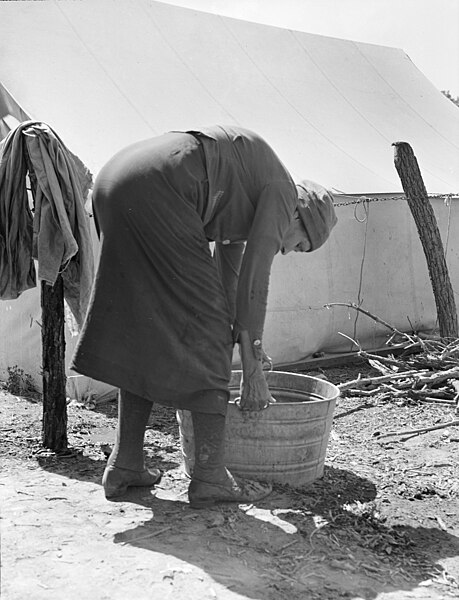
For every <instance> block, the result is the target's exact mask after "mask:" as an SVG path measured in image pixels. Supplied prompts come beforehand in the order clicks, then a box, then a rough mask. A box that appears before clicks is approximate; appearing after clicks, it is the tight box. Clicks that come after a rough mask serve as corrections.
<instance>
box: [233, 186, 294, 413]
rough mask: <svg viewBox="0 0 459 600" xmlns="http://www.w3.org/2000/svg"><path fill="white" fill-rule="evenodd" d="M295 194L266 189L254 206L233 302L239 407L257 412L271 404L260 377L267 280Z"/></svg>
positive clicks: (286, 189)
mask: <svg viewBox="0 0 459 600" xmlns="http://www.w3.org/2000/svg"><path fill="white" fill-rule="evenodd" d="M296 202H297V194H296V189H295V187H294V186H292V185H290V184H289V183H287V182H284V181H280V182H272V183H270V184H269V185H267V186H266V187H265V188H264V189H263V191H262V193H261V194H260V197H259V199H258V202H257V208H256V212H255V217H254V220H253V223H252V226H251V230H250V234H249V236H248V239H247V244H246V248H245V252H244V256H243V260H242V266H241V270H240V275H239V283H238V289H237V299H236V320H235V325H234V339H235V340H237V341H238V342H239V344H240V351H241V361H242V371H243V377H242V386H241V400H240V404H239V405H240V407H241V408H244V409H246V410H260V409H262V408H264V407H266V406H267V405H268V404H269V402H270V401H272V397H271V394H270V392H269V389H268V385H267V383H266V379H265V377H264V374H263V357H264V356H265V354H264V351H263V346H262V342H263V339H262V338H263V328H264V322H265V317H266V308H267V302H268V289H269V279H270V273H271V267H272V262H273V259H274V256H275V255H276V254H277V253H278V252H279V250H280V248H281V245H282V239H283V236H284V235H285V232H286V231H287V230H288V227H289V225H290V222H291V219H292V217H293V213H294V210H295V207H296Z"/></svg>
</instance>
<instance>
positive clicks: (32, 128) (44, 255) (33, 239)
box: [0, 121, 94, 326]
mask: <svg viewBox="0 0 459 600" xmlns="http://www.w3.org/2000/svg"><path fill="white" fill-rule="evenodd" d="M28 173H29V175H30V179H31V180H32V182H33V188H34V192H35V194H34V204H35V206H34V212H33V216H32V212H31V210H30V208H29V205H28V198H27V190H26V177H27V174H28ZM91 186H92V176H91V174H90V173H89V171H88V169H87V168H86V167H85V166H84V165H83V163H82V162H81V161H80V160H79V159H78V158H77V157H76V156H75V155H73V154H72V153H71V152H70V151H69V150H68V148H66V146H65V145H64V143H63V142H62V140H61V139H60V138H59V137H58V136H57V134H56V133H55V132H54V131H53V130H52V129H51V128H50V127H49V126H48V125H46V124H45V123H40V122H36V121H27V122H25V123H22V124H21V125H20V126H18V127H17V128H16V129H15V130H13V131H12V132H11V133H10V134H9V135H8V137H7V138H6V140H5V141H4V143H3V147H2V152H1V154H0V218H1V219H0V244H1V248H0V250H1V253H0V297H1V298H2V299H14V298H17V297H18V296H19V295H20V294H21V293H22V292H23V291H25V290H27V289H30V288H31V287H34V286H35V285H36V277H35V268H34V264H33V259H36V260H37V261H38V279H40V280H43V281H46V282H47V283H49V284H51V285H53V284H54V283H55V281H56V278H57V276H58V275H59V273H61V274H62V277H63V280H64V297H65V300H66V302H67V303H68V305H69V307H70V310H71V311H72V314H73V315H74V317H75V320H76V323H77V325H78V326H81V324H82V322H83V319H84V316H85V313H86V309H87V306H88V302H89V296H90V291H91V287H92V282H93V276H94V264H93V263H94V260H93V251H92V243H91V236H90V230H89V216H88V214H87V213H86V210H85V208H84V202H85V199H86V197H87V195H88V192H89V189H90V188H91Z"/></svg>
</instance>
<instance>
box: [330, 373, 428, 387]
mask: <svg viewBox="0 0 459 600" xmlns="http://www.w3.org/2000/svg"><path fill="white" fill-rule="evenodd" d="M422 373H427V371H426V370H424V371H419V370H417V369H416V370H415V371H404V372H403V373H394V374H393V375H382V376H381V377H368V378H366V379H354V381H346V382H345V383H340V384H339V385H338V387H339V389H340V390H341V391H343V390H347V389H348V388H352V387H355V386H361V385H369V384H372V383H374V384H377V383H382V382H383V381H391V380H393V379H403V378H405V377H413V375H420V374H422Z"/></svg>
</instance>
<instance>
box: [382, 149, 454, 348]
mask: <svg viewBox="0 0 459 600" xmlns="http://www.w3.org/2000/svg"><path fill="white" fill-rule="evenodd" d="M392 145H393V146H395V155H394V163H395V168H396V169H397V172H398V174H399V177H400V180H401V182H402V186H403V191H404V192H405V195H406V199H407V200H408V205H409V207H410V210H411V213H412V215H413V218H414V221H415V223H416V227H417V229H418V233H419V237H420V240H421V244H422V247H423V249H424V254H425V256H426V260H427V267H428V269H429V276H430V281H431V283H432V288H433V293H434V297H435V304H436V306H437V315H438V324H439V327H440V336H441V337H442V338H457V336H458V324H457V311H456V302H455V300H454V293H453V288H452V286H451V280H450V278H449V273H448V267H447V265H446V259H445V253H444V250H443V243H442V241H441V236H440V231H439V230H438V225H437V220H436V218H435V214H434V211H433V208H432V206H431V204H430V202H429V198H428V196H427V191H426V188H425V186H424V181H423V179H422V175H421V171H420V170H419V165H418V161H417V160H416V157H415V155H414V152H413V149H412V148H411V146H410V145H409V144H408V143H407V142H395V143H394V144H392Z"/></svg>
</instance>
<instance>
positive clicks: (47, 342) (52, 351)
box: [41, 275, 67, 452]
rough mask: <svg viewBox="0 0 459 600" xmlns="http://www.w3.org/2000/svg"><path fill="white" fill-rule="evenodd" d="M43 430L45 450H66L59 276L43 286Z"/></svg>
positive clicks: (60, 277)
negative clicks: (52, 283)
mask: <svg viewBox="0 0 459 600" xmlns="http://www.w3.org/2000/svg"><path fill="white" fill-rule="evenodd" d="M41 307H42V327H41V340H42V361H43V428H42V442H43V446H44V447H45V448H49V449H51V450H54V451H55V452H59V451H62V450H65V449H66V448H67V401H66V375H65V334H64V284H63V281H62V276H61V275H58V277H57V280H56V283H55V284H54V285H53V286H51V285H49V284H48V283H45V282H44V281H42V283H41Z"/></svg>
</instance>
